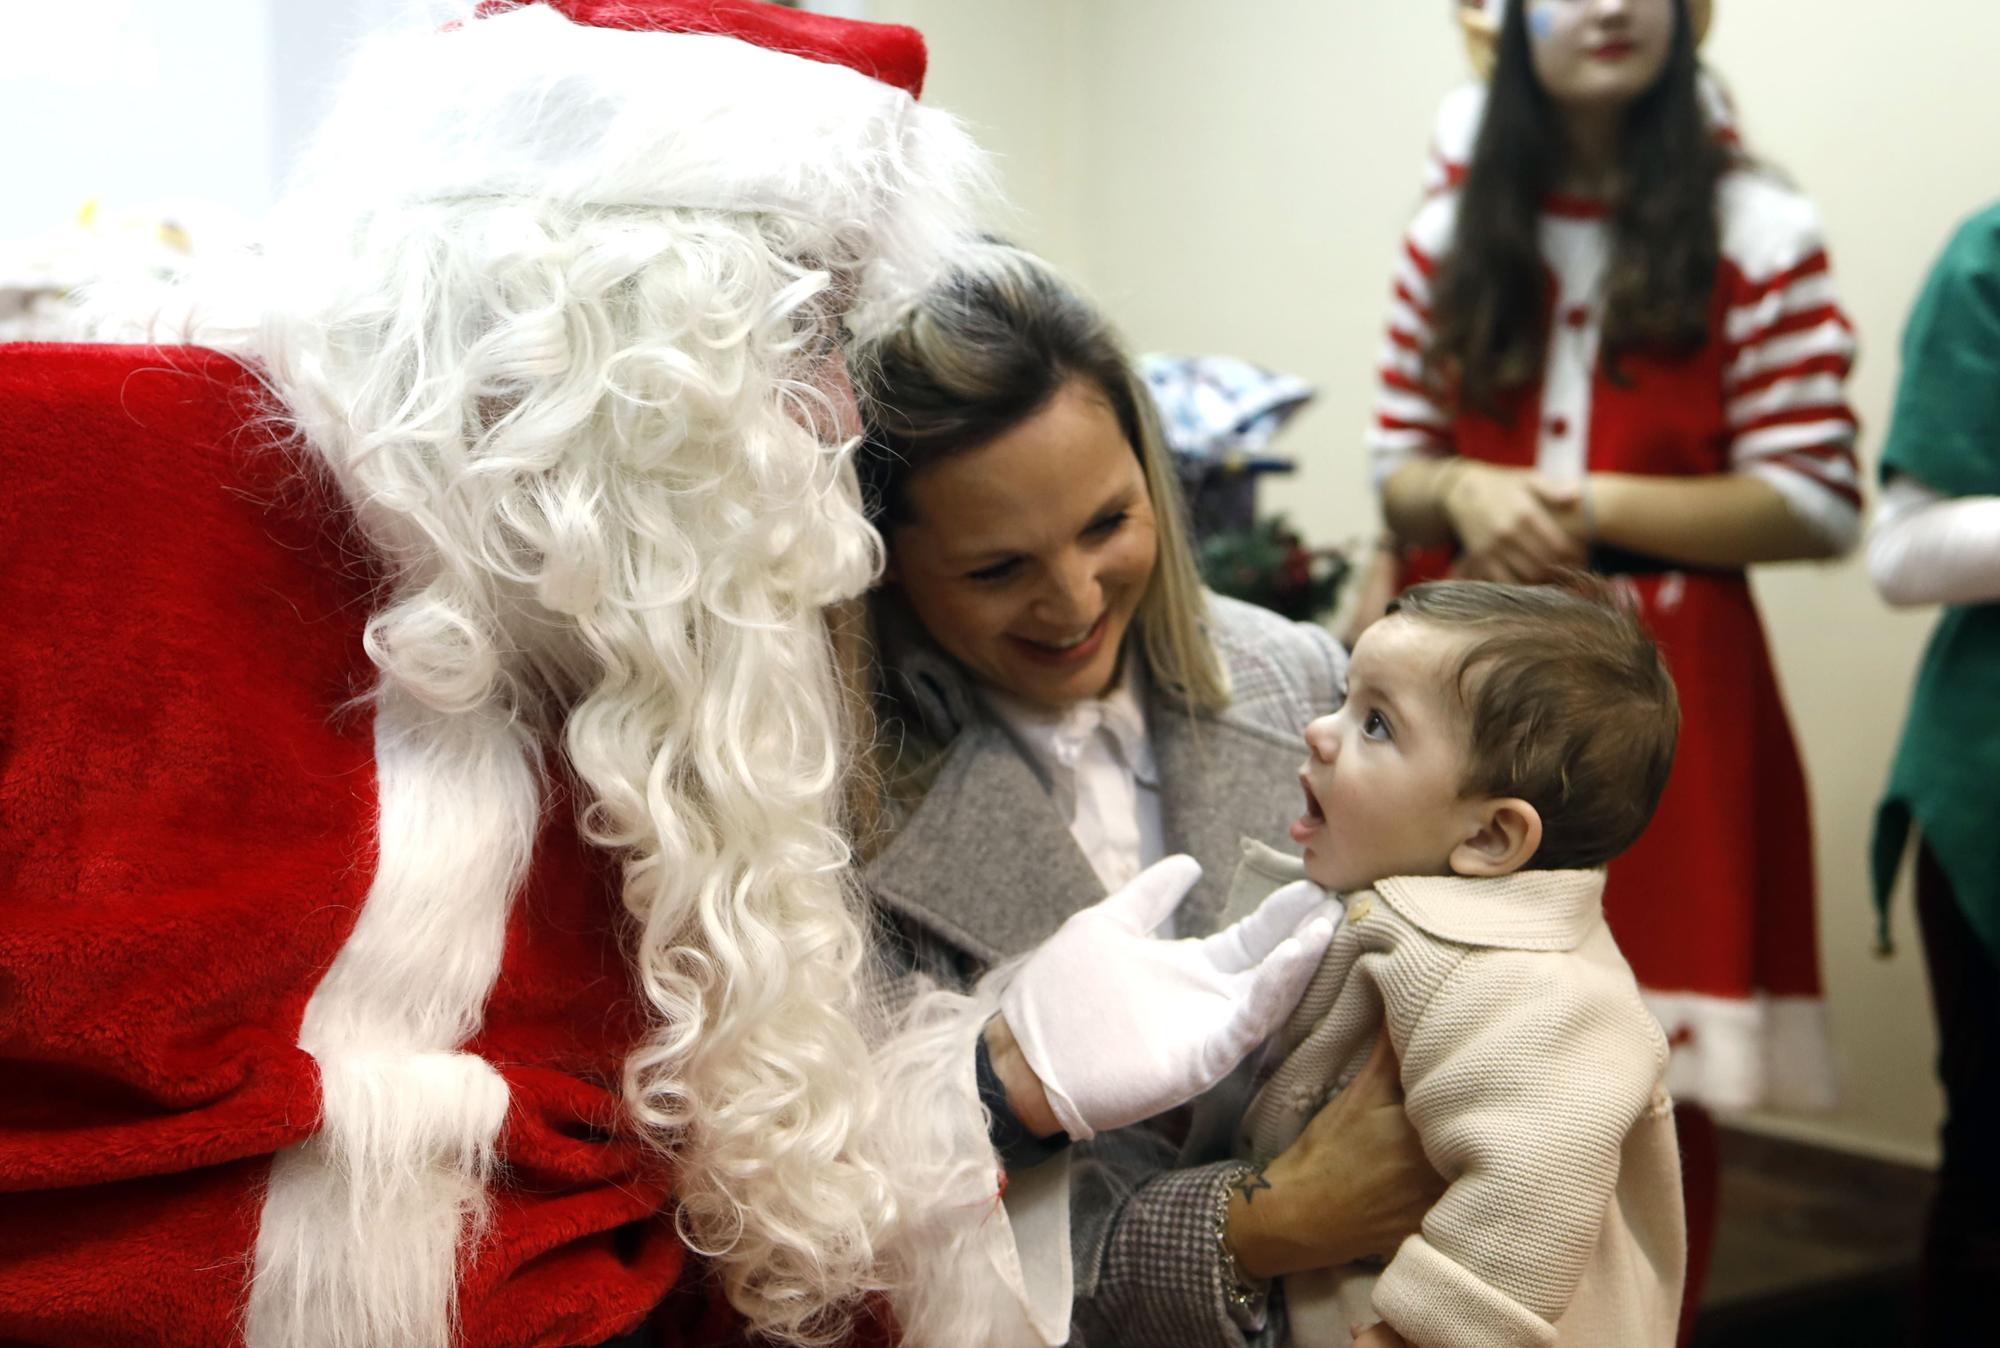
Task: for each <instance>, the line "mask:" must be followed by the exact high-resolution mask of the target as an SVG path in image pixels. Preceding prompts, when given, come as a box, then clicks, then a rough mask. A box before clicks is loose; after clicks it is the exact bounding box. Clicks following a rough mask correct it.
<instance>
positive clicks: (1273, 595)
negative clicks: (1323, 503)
mask: <svg viewBox="0 0 2000 1348" xmlns="http://www.w3.org/2000/svg"><path fill="white" fill-rule="evenodd" d="M1200 557H1201V574H1202V579H1203V580H1204V581H1206V582H1207V583H1208V587H1209V588H1210V589H1212V590H1214V591H1216V592H1217V593H1218V594H1226V595H1229V596H1230V597H1231V598H1234V599H1242V600H1245V601H1247V602H1249V603H1252V604H1261V605H1262V606H1263V607H1265V608H1268V609H1271V610H1272V611H1274V612H1277V613H1282V614H1283V615H1284V616H1286V617H1287V618H1291V619H1293V620H1294V621H1297V622H1313V621H1316V620H1318V619H1320V618H1324V617H1325V616H1326V615H1327V614H1329V613H1331V612H1333V609H1334V606H1335V605H1336V604H1338V603H1339V602H1340V587H1341V585H1342V584H1343V583H1345V581H1346V580H1347V574H1348V570H1349V565H1348V561H1347V558H1346V556H1345V555H1344V554H1342V553H1340V552H1339V551H1337V550H1335V549H1333V548H1309V547H1307V546H1306V545H1305V542H1304V540H1302V539H1301V538H1300V537H1299V535H1298V534H1297V533H1296V532H1295V531H1294V530H1293V529H1292V528H1291V527H1290V526H1289V525H1288V524H1286V523H1285V517H1284V516H1283V515H1273V516H1270V517H1269V518H1267V519H1261V520H1257V521H1255V522H1254V523H1252V524H1251V525H1250V527H1249V528H1247V529H1225V530H1220V531H1217V532H1215V533H1211V534H1209V535H1207V536H1206V537H1204V538H1203V539H1202V540H1201V549H1200Z"/></svg>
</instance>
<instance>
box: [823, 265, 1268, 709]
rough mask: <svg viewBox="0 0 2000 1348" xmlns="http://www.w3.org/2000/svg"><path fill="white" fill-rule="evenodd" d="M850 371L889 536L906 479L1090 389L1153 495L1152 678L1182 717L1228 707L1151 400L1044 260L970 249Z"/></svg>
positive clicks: (877, 505) (1091, 313) (1143, 633)
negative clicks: (1077, 389) (1068, 394)
mask: <svg viewBox="0 0 2000 1348" xmlns="http://www.w3.org/2000/svg"><path fill="white" fill-rule="evenodd" d="M855 368H856V375H857V380H858V383H859V387H860V390H861V393H862V396H863V404H864V409H865V412H866V417H867V421H868V436H867V440H866V442H865V444H864V445H863V446H862V449H861V452H860V456H859V460H858V466H859V468H860V472H861V481H862V492H863V496H864V498H865V500H866V501H867V505H868V511H869V516H870V518H871V519H874V520H875V521H876V522H877V523H878V524H879V525H880V526H881V527H882V529H883V532H884V533H885V534H886V533H890V532H892V531H893V529H894V527H895V525H896V524H897V523H898V522H899V521H900V520H901V519H903V518H904V512H905V511H906V510H907V506H908V503H907V500H906V498H905V496H904V491H905V487H906V486H907V484H908V481H909V479H910V477H911V476H912V475H913V474H916V473H919V472H921V471H923V469H924V468H925V467H927V466H928V465H930V464H933V463H936V462H939V461H940V460H943V459H946V458H949V457H951V456H953V455H955V454H962V453H965V452H967V451H969V450H973V449H977V448H979V447H980V446H982V445H984V444H987V443H989V442H990V441H992V440H993V439H994V438H995V437H997V436H1000V435H1003V434H1005V433H1006V432H1007V431H1009V430H1011V429H1013V428H1014V427H1015V426H1018V425H1019V424H1020V423H1022V422H1023V421H1025V420H1027V419H1028V418H1029V417H1031V416H1033V415H1035V413H1037V412H1039V411H1041V410H1042V409H1043V408H1044V407H1046V406H1047V405H1048V403H1049V400H1050V399H1052V398H1054V397H1055V396H1056V394H1057V393H1058V392H1060V391H1061V390H1062V388H1063V387H1064V385H1066V384H1068V383H1070V382H1071V381H1073V380H1078V379H1081V380H1083V381H1085V382H1086V383H1088V384H1089V385H1090V386H1091V388H1092V389H1093V390H1094V391H1095V392H1097V393H1098V394H1099V395H1100V396H1102V397H1103V399H1104V400H1105V402H1106V404H1107V405H1108V406H1109V407H1110V408H1111V411H1112V413H1113V414H1114V415H1115V416H1116V417H1117V419H1118V424H1119V427H1120V429H1122V430H1123V431H1124V433H1125V438H1126V439H1127V440H1128V441H1130V442H1131V445H1132V449H1133V452H1134V453H1135V454H1137V455H1138V456H1139V463H1140V467H1141V469H1142V470H1143V472H1144V474H1145V480H1146V490H1147V492H1148V494H1149V495H1150V496H1151V497H1152V501H1153V515H1154V519H1155V522H1156V528H1157V530H1158V539H1159V558H1158V561H1157V563H1156V565H1155V566H1154V569H1153V579H1152V583H1151V584H1150V585H1149V586H1148V588H1147V591H1146V595H1145V597H1144V598H1143V599H1142V600H1141V601H1140V604H1139V612H1138V617H1137V624H1136V625H1137V628H1138V636H1139V639H1140V649H1141V651H1142V653H1143V655H1144V657H1145V661H1146V672H1147V675H1148V676H1149V677H1150V678H1151V679H1152V681H1153V685H1154V687H1156V688H1158V689H1159V690H1161V691H1162V692H1164V693H1166V694H1168V695H1169V696H1171V697H1173V698H1175V699H1176V700H1178V701H1179V702H1181V703H1182V704H1183V705H1184V706H1186V707H1187V708H1188V709H1189V710H1190V711H1198V712H1214V711H1220V710H1221V709H1222V708H1223V707H1225V706H1227V705H1228V703H1229V686H1228V681H1227V677H1226V676H1225V674H1224V672H1223V666H1222V662H1221V660H1220V659H1219V658H1218V657H1217V655H1216V653H1215V648H1214V646H1213V645H1212V644H1211V643H1210V642H1209V639H1208V636H1207V634H1206V630H1205V629H1206V623H1207V604H1206V597H1205V592H1204V591H1203V589H1202V584H1201V577H1200V575H1199V573H1198V572H1197V570H1196V567H1195V560H1194V551H1193V547H1192V545H1191V544H1190V543H1189V540H1188V525H1187V518H1186V510H1185V508H1184V507H1183V504H1182V501H1181V493H1180V484H1179V481H1178V479H1177V478H1176V476H1175V474H1174V466H1173V460H1172V458H1171V456H1170V455H1169V454H1168V452H1167V447H1166V439H1165V437H1164V436H1163V435H1162V434H1161V432H1160V427H1159V420H1158V416H1157V414H1156V413H1155V411H1154V409H1153V403H1152V398H1151V396H1150V395H1149V394H1148V393H1147V391H1146V387H1145V383H1144V381H1143V380H1142V379H1141V378H1140V377H1139V374H1138V372H1137V371H1136V370H1135V369H1134V368H1133V366H1132V362H1131V359H1130V358H1129V357H1128V356H1127V354H1126V352H1125V348H1124V345H1123V343H1122V342H1121V341H1120V340H1119V338H1118V335H1117V333H1116V331H1115V330H1114V329H1113V328H1112V326H1111V324H1110V322H1109V321H1108V320H1107V319H1106V318H1105V317H1104V315H1103V314H1102V313H1101V312H1099V311H1098V310H1097V309H1096V308H1095V307H1094V306H1093V305H1092V304H1090V302H1089V301H1087V300H1086V299H1084V298H1083V296H1082V295H1081V294H1079V293H1078V291H1077V290H1076V289H1075V288H1074V287H1073V286H1071V285H1070V284H1069V283H1068V282H1067V281H1066V280H1064V279H1063V277H1062V276H1061V275H1060V274H1059V273H1057V272H1056V270H1055V269H1054V268H1053V267H1051V266H1050V265H1049V264H1048V263H1046V262H1044V261H1042V260H1041V259H1040V258H1038V257H1036V256H1034V255H1033V254H1032V253H1029V252H1026V251H1024V250H1022V249H1019V248H1015V247H1012V246H1011V245H1008V244H1004V243H999V242H993V241H988V242H985V243H982V244H979V245H976V246H974V247H972V248H970V249H969V250H968V251H967V253H966V255H965V256H964V258H963V259H962V261H961V262H960V264H959V266H958V268H957V270H956V271H954V272H953V273H952V274H951V275H950V276H948V277H947V278H946V279H945V280H944V281H942V282H940V283H939V284H938V285H936V286H933V287H932V288H931V289H930V290H929V291H928V292H927V293H926V294H925V295H924V296H923V298H922V299H921V300H919V301H918V302H917V304H916V305H915V306H914V307H913V308H912V309H911V310H910V311H909V312H908V314H907V315H906V316H905V317H904V319H903V321H902V322H901V323H899V324H897V325H896V326H895V327H893V328H892V329H890V330H889V331H887V332H885V333H883V334H882V335H881V336H879V337H877V338H875V339H874V340H872V341H870V342H869V343H867V344H866V345H865V346H864V347H863V348H862V350H861V351H860V352H859V353H858V355H857V359H856V361H855Z"/></svg>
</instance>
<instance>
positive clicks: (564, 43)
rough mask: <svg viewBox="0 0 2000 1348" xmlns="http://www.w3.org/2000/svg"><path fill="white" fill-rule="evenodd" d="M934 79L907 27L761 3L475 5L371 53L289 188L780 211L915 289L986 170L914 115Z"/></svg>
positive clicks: (952, 127)
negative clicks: (442, 24)
mask: <svg viewBox="0 0 2000 1348" xmlns="http://www.w3.org/2000/svg"><path fill="white" fill-rule="evenodd" d="M924 66H925V52H924V44H923V39H922V37H921V36H920V35H919V34H918V33H917V32H916V31H915V30H914V29H910V28H904V27H900V26H896V25H890V24H877V23H864V22H860V21H858V20H852V19H840V18H834V17H830V16H826V15H818V14H808V13H801V12H798V11H794V10H789V9H785V8H782V7H780V6H776V5H771V4H765V3H761V2H760V0H643V2H639V3H635V2H634V0H545V2H538V3H518V0H487V3H484V4H482V5H480V6H479V7H478V8H477V9H476V10H475V11H474V17H473V18H471V19H470V20H468V21H466V22H463V23H458V24H453V25H450V26H449V27H447V28H445V29H433V30H427V31H409V32H403V33H397V34H392V35H389V36H385V37H383V38H378V39H376V40H375V41H373V42H371V43H370V44H368V45H367V46H365V47H364V48H362V50H361V51H360V53H359V54H358V56H357V59H356V61H355V63H354V65H353V66H352V67H351V68H350V70H349V72H348V75H347V77H346V79H345V80H344V82H343V84H342V87H341V89H340V92H339V94H338V96H337V98H336V101H335V104H334V107H333V110H332V112H331V113H330V115H329V116H328V118H327V120H326V122H325V123H324V125H323V126H322V128H321V130H320V132H319V134H318V136H317V137H316V139H315V140H314V142H313V144H312V146H311V148H310V150H309V151H308V153H307V156H306V158H305V160H304V162H303V164H302V175H301V178H300V180H299V182H298V184H297V189H298V192H299V193H302V194H305V195H307V196H309V197H311V198H312V199H313V200H315V201H320V202H329V199H332V200H336V201H338V202H340V203H342V204H343V205H344V204H345V203H350V202H353V201H356V200H360V201H366V202H370V203H381V204H383V205H394V204H399V203H400V204H413V203H420V202H428V201H448V200H455V199H466V198H478V197H524V198H534V199H537V200H542V201H548V202H553V203H557V204H573V205H577V206H583V207H603V206H613V207H616V206H634V207H670V208H675V207H677V208H693V209H709V210H718V211H731V212H747V213H777V214H784V215H791V216H796V217H799V218H801V219H806V220H811V221H816V222H824V223H825V224H826V225H827V226H828V227H829V228H830V229H832V230H833V231H835V232H836V233H850V234H852V235H853V236H856V237H865V238H867V239H868V240H869V241H870V246H869V247H868V249H867V251H868V253H869V254H871V255H872V256H874V257H878V258H881V259H884V260H885V261H887V262H890V263H892V264H893V265H894V268H895V269H896V271H897V272H899V273H900V274H901V275H902V276H903V277H905V278H906V281H905V282H904V286H903V288H909V287H911V286H916V285H920V284H922V283H923V282H925V281H926V280H928V279H929V276H930V274H931V272H932V270H933V268H932V267H931V266H929V265H927V261H928V260H929V259H932V258H934V257H935V256H937V255H938V254H939V253H941V252H942V251H943V250H944V249H945V247H947V246H948V242H949V241H950V240H951V239H954V238H962V237H964V236H965V234H966V233H967V232H968V231H969V230H970V228H971V224H972V221H971V220H970V219H969V218H968V216H967V211H968V208H969V207H970V206H972V205H974V204H976V203H977V202H978V201H979V200H980V197H981V193H980V192H979V191H978V190H969V186H970V187H971V188H973V189H976V187H977V185H979V184H980V183H981V182H982V180H983V178H984V174H985V170H984V161H983V160H982V158H981V157H980V154H979V152H978V150H977V149H976V148H975V147H974V145H973V144H972V141H971V139H970V138H969V137H968V136H967V135H966V134H965V132H964V130H963V129H962V128H961V127H960V126H959V125H958V123H957V122H956V121H955V120H954V119H953V118H952V117H950V116H949V115H948V114H946V113H943V112H940V111H937V110H935V109H928V108H922V107H919V106H918V105H917V102H916V97H915V95H916V94H917V92H918V91H919V90H920V89H921V88H922V86H923V77H924ZM329 204H330V202H329ZM335 213H336V214H339V213H341V212H340V211H338V210H336V212H335ZM871 279H872V280H876V281H879V280H880V279H881V278H879V277H877V278H871Z"/></svg>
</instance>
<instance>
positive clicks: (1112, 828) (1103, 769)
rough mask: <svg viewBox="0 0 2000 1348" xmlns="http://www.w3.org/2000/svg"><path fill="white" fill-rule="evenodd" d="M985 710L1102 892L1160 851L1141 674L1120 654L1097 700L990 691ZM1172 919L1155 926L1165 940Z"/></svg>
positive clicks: (1162, 842) (1155, 772) (1156, 781)
mask: <svg viewBox="0 0 2000 1348" xmlns="http://www.w3.org/2000/svg"><path fill="white" fill-rule="evenodd" d="M983 691H984V696H985V699H986V703H987V705H988V706H989V707H990V708H991V709H992V711H993V713H994V715H995V716H997V717H998V718H999V720H1000V722H1001V724H1002V725H1003V726H1004V727H1005V728H1006V729H1007V731H1008V733H1009V734H1010V735H1012V736H1013V738H1014V740H1015V742H1016V743H1018V744H1019V745H1020V747H1021V749H1022V751H1023V752H1024V753H1026V754H1027V756H1028V760H1029V762H1030V763H1031V764H1032V765H1033V766H1034V768H1035V770H1036V772H1037V773H1038V774H1040V776H1041V777H1042V778H1043V780H1044V781H1046V782H1047V783H1048V785H1049V790H1050V793H1051V794H1052V795H1053V796H1054V797H1055V802H1056V808H1057V809H1058V810H1060V811H1061V812H1062V813H1063V815H1064V817H1065V818H1066V819H1067V820H1068V822H1069V831H1070V836H1071V837H1073V838H1075V839H1076V844H1077V846H1078V847H1079V848H1081V849H1082V851H1083V855H1084V857H1085V858H1086V859H1087V860H1088V861H1089V862H1090V868H1091V869H1092V870H1094V871H1096V872H1097V878H1098V879H1099V880H1100V881H1102V882H1103V884H1104V889H1105V892H1106V893H1109V892H1111V891H1112V890H1115V889H1118V888H1119V887H1121V886H1122V885H1124V884H1125V883H1126V882H1127V881H1129V880H1130V879H1132V877H1133V876H1135V875H1137V874H1138V873H1139V872H1140V871H1142V870H1144V869H1145V868H1146V867H1148V866H1150V865H1152V864H1153V863H1154V862H1155V861H1158V860H1159V859H1160V858H1161V857H1162V856H1164V855H1165V853H1166V834H1165V831H1164V829H1163V827H1162V824H1161V817H1160V778H1159V769H1158V766H1157V765H1156V764H1155V763H1154V761H1153V744H1152V739H1151V737H1150V736H1149V735H1148V733H1147V730H1146V704H1145V699H1144V691H1145V690H1144V675H1143V673H1142V672H1141V666H1140V663H1139V661H1138V660H1137V658H1136V657H1135V656H1132V655H1128V656H1127V657H1126V660H1125V668H1124V671H1123V673H1122V675H1121V676H1120V678H1119V680H1118V683H1117V684H1116V685H1115V686H1114V687H1113V688H1112V690H1111V691H1110V692H1109V693H1108V694H1106V695H1105V696H1103V697H1101V698H1094V699H1091V700H1090V701H1086V702H1078V703H1075V704H1074V705H1072V706H1068V707H1064V708H1061V709H1052V708H1048V707H1042V706H1037V705H1036V704H1034V703H1030V702H1026V701H1023V700H1022V699H1020V698H1017V697H1014V696H1012V695H1011V694H1008V693H1003V692H1000V691H998V690H997V689H991V688H989V689H985V690H983ZM1173 925H1174V924H1173V919H1172V918H1171V917H1169V918H1168V919H1167V921H1166V923H1165V924H1164V925H1163V926H1162V927H1161V928H1160V935H1162V936H1172V935H1173V934H1174V932H1173Z"/></svg>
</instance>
